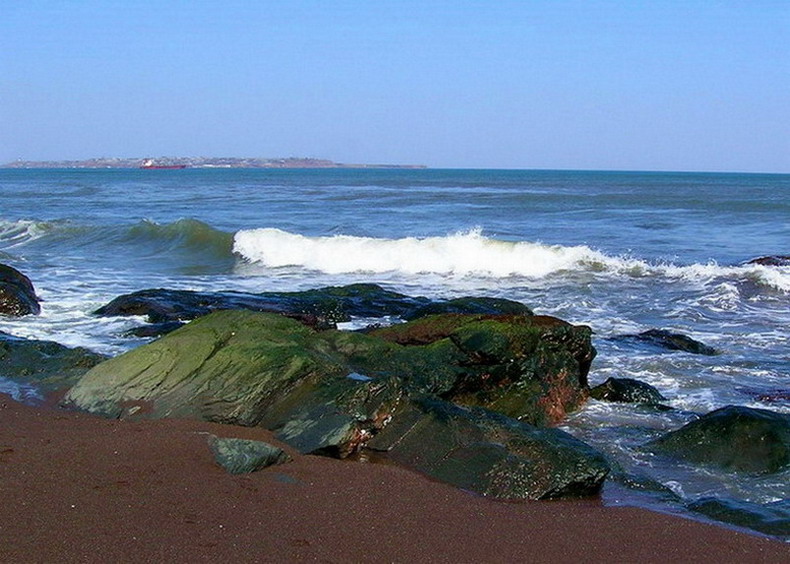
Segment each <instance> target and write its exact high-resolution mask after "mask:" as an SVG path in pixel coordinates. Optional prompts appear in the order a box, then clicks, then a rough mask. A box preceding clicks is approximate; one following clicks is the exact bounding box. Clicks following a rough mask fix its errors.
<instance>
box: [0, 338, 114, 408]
mask: <svg viewBox="0 0 790 564" xmlns="http://www.w3.org/2000/svg"><path fill="white" fill-rule="evenodd" d="M105 360H107V357H106V356H104V355H102V354H99V353H95V352H92V351H89V350H88V349H85V348H82V347H76V348H69V347H65V346H63V345H60V344H58V343H54V342H52V341H39V340H36V339H22V338H20V337H14V336H12V335H9V334H7V333H3V332H2V331H0V376H2V377H4V378H8V379H9V380H11V381H13V382H16V383H22V384H30V385H32V386H34V387H35V388H37V389H38V390H40V391H41V392H44V393H49V392H55V391H58V390H65V389H67V388H70V387H71V386H73V385H74V384H75V383H76V382H77V380H79V378H80V377H82V376H83V375H84V374H85V373H86V372H88V371H89V370H90V369H91V368H93V367H94V366H96V365H97V364H99V363H100V362H102V361H105Z"/></svg>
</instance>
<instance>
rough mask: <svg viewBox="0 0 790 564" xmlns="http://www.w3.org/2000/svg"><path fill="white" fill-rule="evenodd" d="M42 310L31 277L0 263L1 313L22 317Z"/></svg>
mask: <svg viewBox="0 0 790 564" xmlns="http://www.w3.org/2000/svg"><path fill="white" fill-rule="evenodd" d="M40 312H41V306H40V305H39V303H38V297H37V296H36V291H35V289H34V288H33V283H32V282H31V281H30V278H28V277H27V276H25V275H24V274H22V273H21V272H19V271H18V270H17V269H15V268H12V267H10V266H7V265H5V264H0V315H7V316H11V317H20V316H23V315H30V314H34V315H36V314H38V313H40Z"/></svg>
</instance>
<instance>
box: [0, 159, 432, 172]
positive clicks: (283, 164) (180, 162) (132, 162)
mask: <svg viewBox="0 0 790 564" xmlns="http://www.w3.org/2000/svg"><path fill="white" fill-rule="evenodd" d="M2 168H142V169H147V168H404V169H422V168H427V167H426V166H424V165H392V164H347V163H336V162H334V161H330V160H327V159H313V158H303V157H288V158H284V159H259V158H237V157H157V158H151V157H145V158H130V159H121V158H105V157H102V158H95V159H86V160H80V161H22V160H19V161H14V162H11V163H7V164H4V165H2Z"/></svg>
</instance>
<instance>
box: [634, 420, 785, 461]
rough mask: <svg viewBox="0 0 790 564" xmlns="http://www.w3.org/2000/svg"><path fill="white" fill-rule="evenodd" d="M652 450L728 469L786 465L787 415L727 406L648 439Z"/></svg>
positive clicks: (649, 448)
mask: <svg viewBox="0 0 790 564" xmlns="http://www.w3.org/2000/svg"><path fill="white" fill-rule="evenodd" d="M647 448H648V450H651V451H653V452H656V453H659V454H663V455H666V456H669V457H671V458H676V459H679V460H685V461H689V462H693V463H697V464H701V465H704V466H713V467H717V468H721V469H723V470H727V471H731V472H757V473H773V472H779V471H782V470H784V469H786V468H788V467H790V415H787V414H783V413H776V412H773V411H769V410H766V409H753V408H750V407H741V406H727V407H723V408H721V409H717V410H716V411H712V412H711V413H708V414H707V415H703V416H702V417H700V418H699V419H697V420H696V421H692V422H691V423H689V424H687V425H684V426H683V427H681V428H680V429H678V430H676V431H672V432H670V433H667V434H666V435H663V436H662V437H659V438H658V439H656V440H654V441H651V442H650V443H648V445H647Z"/></svg>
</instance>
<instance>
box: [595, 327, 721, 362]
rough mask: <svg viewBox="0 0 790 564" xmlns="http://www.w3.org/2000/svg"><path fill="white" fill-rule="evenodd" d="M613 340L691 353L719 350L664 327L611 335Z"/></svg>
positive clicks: (715, 351)
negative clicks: (636, 332)
mask: <svg viewBox="0 0 790 564" xmlns="http://www.w3.org/2000/svg"><path fill="white" fill-rule="evenodd" d="M611 340H613V341H623V342H632V343H644V344H648V345H652V346H655V347H658V348H661V349H666V350H671V351H683V352H687V353H691V354H702V355H708V356H713V355H717V354H719V351H717V350H716V349H714V348H713V347H709V346H708V345H706V344H704V343H701V342H699V341H696V340H694V339H692V338H691V337H689V336H687V335H683V334H681V333H673V332H671V331H666V330H664V329H650V330H648V331H644V332H642V333H639V334H637V335H619V336H617V337H612V339H611Z"/></svg>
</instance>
